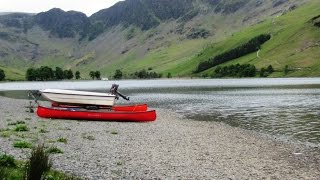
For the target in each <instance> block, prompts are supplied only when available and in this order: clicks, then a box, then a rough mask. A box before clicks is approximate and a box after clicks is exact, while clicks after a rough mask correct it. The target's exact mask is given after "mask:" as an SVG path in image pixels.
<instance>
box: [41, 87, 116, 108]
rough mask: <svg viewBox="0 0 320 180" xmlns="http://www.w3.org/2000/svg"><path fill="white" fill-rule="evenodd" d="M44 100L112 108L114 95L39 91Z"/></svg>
mask: <svg viewBox="0 0 320 180" xmlns="http://www.w3.org/2000/svg"><path fill="white" fill-rule="evenodd" d="M39 92H40V93H41V96H42V97H44V98H45V99H47V100H49V101H52V102H56V103H61V104H85V105H99V106H113V105H114V102H115V99H116V95H114V94H111V93H98V92H87V91H75V90H63V89H44V90H39Z"/></svg>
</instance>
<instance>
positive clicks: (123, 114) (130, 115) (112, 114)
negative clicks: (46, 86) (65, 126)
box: [37, 106, 156, 122]
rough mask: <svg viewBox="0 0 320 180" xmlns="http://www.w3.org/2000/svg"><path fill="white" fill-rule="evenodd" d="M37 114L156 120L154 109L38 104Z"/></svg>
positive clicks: (74, 117)
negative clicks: (61, 106)
mask: <svg viewBox="0 0 320 180" xmlns="http://www.w3.org/2000/svg"><path fill="white" fill-rule="evenodd" d="M37 114H38V116H39V117H42V118H52V119H75V120H93V121H133V122H146V121H155V120H156V111H155V110H152V111H139V112H137V111H136V112H134V111H133V112H127V111H83V110H77V109H72V108H47V107H43V106H38V109H37Z"/></svg>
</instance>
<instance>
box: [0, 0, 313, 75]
mask: <svg viewBox="0 0 320 180" xmlns="http://www.w3.org/2000/svg"><path fill="white" fill-rule="evenodd" d="M309 1H312V0H302V1H299V0H230V1H224V0H175V1H172V0H161V1H160V0H126V1H120V2H118V3H116V4H115V5H114V6H112V7H110V8H107V9H102V10H100V11H98V12H96V13H94V14H93V15H92V16H90V17H87V16H86V15H85V14H83V13H81V12H76V11H67V12H65V11H63V10H61V9H58V8H53V9H51V10H49V11H46V12H42V13H38V14H35V15H32V14H27V13H10V14H6V15H1V16H0V66H2V67H7V68H8V70H7V71H9V69H11V70H12V69H16V71H15V72H19V70H21V71H22V73H21V77H22V76H23V71H24V70H25V68H26V67H29V66H41V65H48V66H52V67H54V66H61V67H63V68H71V69H77V70H81V71H83V72H85V73H86V72H89V71H90V70H92V69H94V70H100V71H102V75H104V76H111V75H112V73H113V72H114V71H115V69H122V70H123V71H126V73H132V72H135V71H137V70H141V69H154V70H155V71H157V72H158V73H167V72H169V71H172V69H175V68H173V67H172V66H179V64H180V63H185V62H186V61H187V60H188V59H191V58H192V57H193V56H195V55H196V54H197V53H199V51H201V50H202V49H203V48H205V47H206V46H208V44H212V43H213V44H214V43H217V42H219V41H223V40H224V39H226V38H228V37H230V36H232V35H233V33H235V32H237V31H240V30H242V29H244V28H246V27H249V26H252V25H257V24H259V23H263V22H264V21H266V20H267V19H268V18H271V17H274V18H276V17H278V16H281V15H283V14H286V13H288V12H290V11H292V10H293V9H296V8H297V7H300V6H301V5H302V4H304V3H305V2H309ZM314 24H315V25H318V20H316V21H315V22H314ZM248 36H249V35H248ZM251 38H252V37H251ZM247 39H250V38H247ZM192 66H194V67H193V68H195V66H196V65H195V64H194V65H192ZM188 69H191V68H188ZM11 70H10V71H11ZM174 71H176V72H173V75H180V74H182V75H188V74H190V73H191V72H192V70H188V71H186V70H178V71H177V70H176V69H175V70H174ZM14 74H16V75H17V73H14ZM18 74H19V73H18ZM13 76H14V75H13Z"/></svg>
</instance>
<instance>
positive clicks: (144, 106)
mask: <svg viewBox="0 0 320 180" xmlns="http://www.w3.org/2000/svg"><path fill="white" fill-rule="evenodd" d="M52 107H62V108H86V107H87V106H86V105H80V104H79V105H77V104H59V103H52ZM97 108H98V109H109V110H113V111H147V110H148V105H147V104H135V105H115V106H97Z"/></svg>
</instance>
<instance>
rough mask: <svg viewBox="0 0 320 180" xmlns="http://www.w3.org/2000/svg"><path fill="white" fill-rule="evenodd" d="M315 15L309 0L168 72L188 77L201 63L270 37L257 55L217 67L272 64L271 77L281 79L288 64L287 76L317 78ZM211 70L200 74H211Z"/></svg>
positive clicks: (319, 33) (319, 38)
mask: <svg viewBox="0 0 320 180" xmlns="http://www.w3.org/2000/svg"><path fill="white" fill-rule="evenodd" d="M318 15H320V1H317V0H314V1H311V2H309V3H307V4H305V5H303V6H302V7H300V8H298V9H295V10H293V11H290V12H287V13H286V14H284V15H282V16H279V17H273V18H270V19H267V20H265V21H264V22H262V23H260V24H257V25H255V26H251V27H249V28H246V29H244V30H242V31H239V32H237V33H234V34H233V35H232V36H231V37H229V38H227V39H226V40H224V41H221V42H219V43H215V44H211V45H210V46H209V47H208V48H205V49H204V50H203V51H201V52H200V53H198V54H197V55H195V56H194V57H193V58H192V59H191V60H190V61H189V62H187V63H184V64H182V65H180V66H179V67H173V68H172V69H171V71H172V72H175V73H181V71H182V69H183V70H184V71H185V72H186V74H188V73H190V72H192V71H193V70H195V68H196V67H197V65H198V63H199V62H201V61H205V60H207V59H209V58H210V57H214V56H216V55H218V54H221V53H222V52H225V51H227V50H230V49H232V48H234V47H237V46H239V45H240V44H243V43H245V42H247V41H248V40H250V39H251V38H253V37H255V36H257V35H259V34H271V35H272V38H271V40H269V41H268V42H266V43H265V44H264V45H263V46H262V48H261V50H260V51H259V52H255V53H251V54H249V55H246V56H243V57H241V58H238V59H235V60H232V61H229V62H227V63H224V64H222V65H221V66H226V65H230V64H237V63H239V64H245V63H249V64H254V65H255V66H256V67H257V68H262V67H267V66H268V65H272V66H273V67H274V68H275V70H276V71H278V73H277V72H276V73H274V74H273V75H272V76H273V77H281V76H284V73H283V69H284V67H285V66H286V65H288V66H289V69H290V70H292V71H290V72H289V74H288V75H287V76H295V77H305V76H309V77H311V76H319V75H320V61H319V60H320V28H319V27H317V26H315V25H314V23H313V22H312V20H311V19H312V18H314V17H316V16H318ZM214 68H215V67H214ZM214 68H211V69H209V70H206V71H204V72H202V73H200V74H208V75H211V74H212V73H213V69H214Z"/></svg>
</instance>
